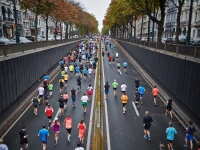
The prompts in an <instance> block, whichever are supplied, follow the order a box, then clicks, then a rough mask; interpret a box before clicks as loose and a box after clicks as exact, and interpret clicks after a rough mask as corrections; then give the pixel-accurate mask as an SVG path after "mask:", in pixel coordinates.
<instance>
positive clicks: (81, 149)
mask: <svg viewBox="0 0 200 150" xmlns="http://www.w3.org/2000/svg"><path fill="white" fill-rule="evenodd" d="M75 150H84V148H83V147H77V148H75Z"/></svg>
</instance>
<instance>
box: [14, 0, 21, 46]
mask: <svg viewBox="0 0 200 150" xmlns="http://www.w3.org/2000/svg"><path fill="white" fill-rule="evenodd" d="M13 5H14V8H13V10H14V18H15V27H16V29H15V35H16V43H20V39H19V31H18V22H17V10H16V0H13Z"/></svg>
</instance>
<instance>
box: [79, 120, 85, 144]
mask: <svg viewBox="0 0 200 150" xmlns="http://www.w3.org/2000/svg"><path fill="white" fill-rule="evenodd" d="M78 129H79V132H78V133H79V134H78V137H79V138H80V141H81V143H83V141H84V136H85V130H86V125H85V123H84V120H83V119H82V120H81V122H80V123H79V124H78Z"/></svg>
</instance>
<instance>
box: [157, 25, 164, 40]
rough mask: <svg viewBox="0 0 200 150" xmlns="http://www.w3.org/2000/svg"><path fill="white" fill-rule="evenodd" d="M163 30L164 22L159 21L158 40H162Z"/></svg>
mask: <svg viewBox="0 0 200 150" xmlns="http://www.w3.org/2000/svg"><path fill="white" fill-rule="evenodd" d="M163 30H164V28H163V23H161V22H159V23H158V42H161V38H162V33H163Z"/></svg>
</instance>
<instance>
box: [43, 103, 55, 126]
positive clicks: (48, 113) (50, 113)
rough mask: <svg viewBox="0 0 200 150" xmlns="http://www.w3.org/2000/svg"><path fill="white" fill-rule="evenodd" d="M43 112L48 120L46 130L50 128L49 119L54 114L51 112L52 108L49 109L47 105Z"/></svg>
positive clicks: (49, 106)
mask: <svg viewBox="0 0 200 150" xmlns="http://www.w3.org/2000/svg"><path fill="white" fill-rule="evenodd" d="M44 112H45V113H46V116H47V118H48V120H49V126H48V129H49V128H50V126H51V119H52V115H53V112H54V111H53V108H52V107H51V105H50V104H48V105H47V106H46V108H45V111H44Z"/></svg>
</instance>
